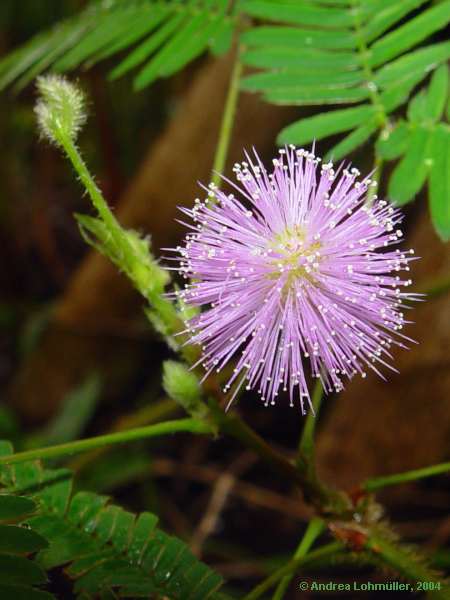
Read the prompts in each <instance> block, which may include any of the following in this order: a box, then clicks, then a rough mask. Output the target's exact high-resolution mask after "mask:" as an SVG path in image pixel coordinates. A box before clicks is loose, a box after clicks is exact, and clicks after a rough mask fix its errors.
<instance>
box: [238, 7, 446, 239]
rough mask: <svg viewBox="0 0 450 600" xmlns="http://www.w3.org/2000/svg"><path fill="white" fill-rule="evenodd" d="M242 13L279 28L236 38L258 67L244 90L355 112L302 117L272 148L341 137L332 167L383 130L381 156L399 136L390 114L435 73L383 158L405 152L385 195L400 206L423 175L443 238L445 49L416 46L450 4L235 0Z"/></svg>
mask: <svg viewBox="0 0 450 600" xmlns="http://www.w3.org/2000/svg"><path fill="white" fill-rule="evenodd" d="M242 7H243V10H245V11H246V12H247V13H248V14H251V15H252V16H253V17H256V18H259V19H268V20H270V21H274V22H278V23H279V22H282V23H283V25H262V26H260V27H255V28H253V29H250V30H248V31H247V32H245V33H244V34H243V36H242V41H243V43H244V44H245V45H246V47H247V50H246V52H245V53H244V56H243V60H244V62H245V63H246V64H247V65H249V66H251V67H257V68H259V69H263V71H261V72H258V73H254V74H251V75H249V76H247V77H246V78H245V79H244V81H243V87H244V89H246V90H250V91H259V92H262V93H263V95H264V97H265V98H266V100H267V101H269V102H272V103H275V104H290V105H320V106H325V105H339V104H351V105H353V106H349V107H347V108H339V109H337V110H331V111H330V110H328V109H327V111H326V112H321V113H319V114H316V115H314V116H311V117H307V118H303V119H301V120H300V121H298V122H296V123H293V124H291V125H289V126H287V127H286V128H285V129H283V130H282V131H281V133H280V134H279V137H278V141H279V143H280V144H284V143H293V144H299V145H302V144H308V143H310V142H311V141H312V140H314V139H315V140H320V139H322V138H327V137H329V136H333V135H336V134H346V135H345V137H344V138H343V139H341V140H340V141H339V142H338V143H337V144H336V145H334V146H333V148H331V150H330V151H329V153H328V156H329V157H332V158H334V159H335V160H337V159H339V158H342V157H343V156H345V155H347V154H349V153H350V152H352V151H353V150H355V149H356V148H357V147H358V146H360V145H362V144H364V143H365V142H367V141H368V140H369V138H371V137H372V136H373V135H374V134H376V133H377V132H381V136H380V146H383V142H385V143H384V148H385V149H386V151H385V158H388V154H389V152H390V151H389V149H388V145H389V141H388V138H389V137H390V134H391V132H393V131H395V130H396V128H397V121H396V119H395V116H394V111H396V110H397V109H399V108H401V107H402V105H404V104H405V103H406V102H407V101H408V99H409V97H410V95H411V93H412V92H413V90H414V88H415V87H416V86H417V85H418V84H419V83H420V82H421V81H422V80H424V79H425V78H426V77H427V75H428V74H429V72H430V71H433V70H434V69H436V68H438V67H439V66H440V65H443V66H442V67H441V68H440V69H439V77H438V79H435V78H433V79H432V80H431V83H430V89H429V90H428V91H421V92H419V94H418V96H417V97H416V98H415V99H413V100H412V102H411V104H410V108H409V109H408V128H407V129H408V131H409V132H410V134H411V135H408V137H407V138H406V136H404V137H403V142H404V143H403V146H401V147H399V152H398V153H397V154H395V156H394V155H393V154H394V153H393V152H391V154H392V157H391V158H399V157H401V156H402V155H403V153H404V152H406V154H405V156H404V158H403V159H402V161H401V162H400V164H399V165H398V167H397V168H396V170H395V172H394V175H393V177H392V179H391V182H390V186H389V193H390V198H391V199H392V200H393V201H395V202H396V203H398V204H404V203H406V202H409V201H410V200H412V199H413V197H414V195H415V194H417V193H418V192H419V191H420V189H421V187H422V185H423V183H424V182H425V180H426V179H427V177H429V181H430V191H431V193H430V204H431V215H432V219H433V223H434V226H435V228H436V230H437V232H438V233H439V234H440V235H441V237H442V238H443V239H448V238H449V237H450V183H449V174H448V173H449V165H450V128H449V126H448V124H447V123H439V120H440V118H441V115H442V113H443V108H444V105H445V103H446V101H447V94H448V85H447V79H448V77H447V65H446V63H447V61H448V59H449V58H450V42H448V41H446V42H439V43H431V44H429V45H427V46H421V47H419V48H417V46H418V45H419V44H421V43H422V42H423V41H424V40H426V39H427V38H429V37H430V36H432V35H433V34H435V33H436V32H438V31H439V30H441V29H443V28H444V27H445V26H446V25H447V24H448V22H449V21H450V2H449V1H448V0H445V1H443V2H439V3H430V2H427V1H426V0H402V2H392V1H391V0H314V1H309V2H307V1H305V0H299V1H298V2H292V1H291V0H280V1H279V2H273V0H242ZM417 9H421V10H420V11H418V10H417ZM444 65H445V66H444ZM426 98H429V101H426ZM419 104H420V107H419V106H418V105H419ZM427 107H428V108H427ZM399 124H400V125H401V123H399ZM402 131H404V127H403V128H402ZM386 142H387V143H386ZM377 148H378V145H377Z"/></svg>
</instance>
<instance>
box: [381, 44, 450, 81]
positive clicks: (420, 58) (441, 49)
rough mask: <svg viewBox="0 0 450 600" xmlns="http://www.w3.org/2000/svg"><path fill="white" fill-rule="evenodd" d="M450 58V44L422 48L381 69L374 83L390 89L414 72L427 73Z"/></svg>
mask: <svg viewBox="0 0 450 600" xmlns="http://www.w3.org/2000/svg"><path fill="white" fill-rule="evenodd" d="M449 58H450V42H443V43H442V44H434V45H432V46H427V47H426V48H421V49H420V50H416V51H414V52H411V53H409V54H405V56H402V57H401V58H398V59H397V60H394V61H393V62H391V63H389V64H387V65H386V66H384V67H383V68H382V69H380V70H379V71H378V72H377V74H376V76H375V78H374V83H375V84H376V85H377V86H379V87H382V88H384V87H388V86H390V85H392V84H395V82H396V81H398V80H399V79H401V78H403V77H406V76H408V75H411V73H412V72H422V73H423V74H424V76H425V75H426V73H427V72H429V71H430V70H432V69H433V68H435V67H436V66H438V65H440V64H441V63H443V62H444V61H446V60H448V59H449Z"/></svg>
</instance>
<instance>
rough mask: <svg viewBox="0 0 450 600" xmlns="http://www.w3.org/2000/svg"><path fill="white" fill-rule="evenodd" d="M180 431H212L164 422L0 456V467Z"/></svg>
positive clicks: (189, 422)
mask: <svg viewBox="0 0 450 600" xmlns="http://www.w3.org/2000/svg"><path fill="white" fill-rule="evenodd" d="M181 431H186V432H189V433H197V434H206V433H211V431H212V429H211V426H210V425H208V424H207V423H205V422H203V421H199V420H197V419H177V420H174V421H165V422H163V423H157V424H156V425H149V426H148V427H138V428H136V429H130V430H128V431H119V432H117V433H108V434H106V435H99V436H96V437H92V438H86V439H84V440H78V441H75V442H69V443H67V444H58V445H56V446H49V447H48V448H37V449H35V450H27V451H26V452H18V453H17V454H12V455H10V456H2V457H0V465H2V464H8V465H11V464H15V463H20V462H25V461H28V460H37V459H45V458H56V457H60V456H67V455H72V454H77V453H78V452H86V450H93V449H94V448H101V447H103V446H109V445H111V444H123V443H125V442H131V441H135V440H144V439H148V438H152V437H157V436H160V435H168V434H171V433H177V432H181Z"/></svg>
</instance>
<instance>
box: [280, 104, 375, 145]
mask: <svg viewBox="0 0 450 600" xmlns="http://www.w3.org/2000/svg"><path fill="white" fill-rule="evenodd" d="M375 114H376V110H375V108H374V107H372V106H357V107H355V108H344V109H342V110H334V111H332V112H328V113H324V114H322V115H315V116H314V117H309V118H307V119H301V120H300V121H297V122H296V123H293V124H292V125H289V126H288V127H285V128H284V129H283V130H282V131H281V132H280V134H279V136H278V139H277V142H278V143H279V144H299V145H301V144H307V143H308V142H311V141H312V140H314V139H316V140H320V139H322V138H324V137H328V136H330V135H333V134H335V133H341V132H343V131H348V130H349V129H353V128H354V127H357V126H358V125H361V124H362V123H364V122H365V121H367V120H369V119H371V118H372V117H374V116H375Z"/></svg>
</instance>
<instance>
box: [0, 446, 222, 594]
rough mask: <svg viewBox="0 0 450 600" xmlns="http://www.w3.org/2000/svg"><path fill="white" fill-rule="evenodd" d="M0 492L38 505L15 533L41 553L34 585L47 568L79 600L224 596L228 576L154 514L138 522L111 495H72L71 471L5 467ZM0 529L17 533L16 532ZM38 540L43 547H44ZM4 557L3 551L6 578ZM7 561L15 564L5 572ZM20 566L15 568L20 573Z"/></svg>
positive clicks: (32, 571)
mask: <svg viewBox="0 0 450 600" xmlns="http://www.w3.org/2000/svg"><path fill="white" fill-rule="evenodd" d="M8 453H11V447H10V446H9V445H8V444H7V443H5V442H1V443H0V454H8ZM0 489H2V491H5V492H7V493H8V494H9V496H14V494H15V493H17V492H19V491H20V493H22V492H23V490H24V489H27V490H29V492H28V493H29V496H30V497H31V498H32V501H33V502H32V505H33V506H34V504H35V505H36V510H35V512H34V514H33V515H32V516H31V517H29V518H28V520H27V523H28V525H29V528H27V529H25V528H23V527H21V526H14V532H13V535H17V532H16V530H20V531H21V532H26V534H28V535H27V537H26V539H22V538H21V540H20V542H21V544H22V546H21V548H23V547H25V545H26V547H27V548H31V547H33V549H34V550H38V549H40V552H39V554H38V562H39V565H40V566H41V568H39V567H38V566H37V565H34V566H32V567H30V566H29V565H27V567H26V568H27V573H28V577H29V579H30V582H31V581H33V582H35V583H37V582H38V581H39V582H42V581H43V579H42V578H43V571H42V568H43V569H50V568H53V567H56V566H65V568H66V572H67V574H68V575H70V577H71V578H73V579H74V580H75V583H74V592H75V593H76V594H78V595H79V597H80V598H92V597H94V596H95V597H103V598H108V597H114V598H125V597H136V596H142V597H147V598H150V597H152V596H153V594H158V595H159V596H166V597H168V598H171V600H185V599H186V598H190V599H192V600H207V599H209V600H214V599H217V600H218V599H219V598H224V599H225V598H226V596H225V595H224V594H219V593H218V592H217V590H218V589H219V587H220V586H221V585H222V578H221V577H220V576H219V575H218V574H217V573H215V572H213V571H212V570H211V569H209V568H208V567H207V566H206V565H205V564H203V563H201V562H200V561H198V560H197V559H196V558H195V557H194V556H193V555H192V554H191V553H190V551H189V549H188V547H187V546H186V545H185V544H184V543H183V542H181V541H180V540H178V539H176V538H174V537H171V536H169V535H167V534H166V533H164V532H163V531H161V530H160V529H159V528H158V527H157V522H158V519H157V517H156V516H155V515H153V514H151V513H142V514H141V515H139V516H136V515H134V514H132V513H130V512H127V511H125V510H123V509H122V508H120V507H118V506H114V505H110V504H109V503H108V498H107V497H105V496H99V495H97V494H93V493H89V492H78V493H77V494H75V495H72V481H71V477H70V476H68V472H67V471H65V470H58V471H52V470H45V469H43V467H42V465H41V464H40V463H39V462H32V463H21V464H17V465H14V466H2V467H0ZM30 506H31V505H30ZM2 527H3V529H4V528H5V527H10V528H11V529H13V526H0V529H1V528H2ZM0 533H3V530H2V531H1V532H0ZM7 534H8V535H7V536H6V538H5V535H0V540H1V541H0V552H1V550H2V548H1V544H2V543H3V545H4V546H5V545H6V544H7V543H9V544H10V545H12V544H13V542H16V540H15V539H13V537H12V536H11V535H10V532H9V531H7ZM44 538H45V539H44ZM5 539H6V540H7V541H6V542H5V541H4V540H5ZM36 540H44V541H43V542H42V543H40V544H38V543H37V542H36ZM45 540H47V542H46V541H45ZM31 542H33V544H32V543H31ZM47 544H48V545H47ZM45 545H47V547H44V546H45ZM15 547H17V544H16V546H15ZM1 557H2V555H1V553H0V573H1V568H2V561H1ZM20 558H21V560H22V557H20ZM8 561H9V562H10V559H9V558H7V559H6V562H5V563H4V564H5V565H6V566H7V565H8ZM18 568H19V565H18V564H16V565H15V569H16V570H17V569H18ZM5 585H6V583H5ZM8 585H9V582H8ZM14 587H15V588H16V587H19V586H14ZM2 589H4V590H6V589H7V590H8V592H9V591H10V590H11V589H12V588H9V587H7V588H1V587H0V593H1V591H2ZM24 589H26V591H28V592H29V596H28V597H29V598H31V599H33V598H35V597H36V599H39V598H40V597H42V600H47V599H49V598H51V595H49V594H47V595H43V594H45V592H40V591H36V592H35V591H34V590H33V588H29V587H26V588H25V586H24ZM30 590H31V591H30ZM22 592H23V590H17V595H16V593H15V594H14V596H11V597H24V598H25V597H26V596H24V595H22V596H21V595H20V594H21V593H22ZM35 593H36V594H38V595H35ZM39 594H40V595H39ZM0 597H1V596H0Z"/></svg>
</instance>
